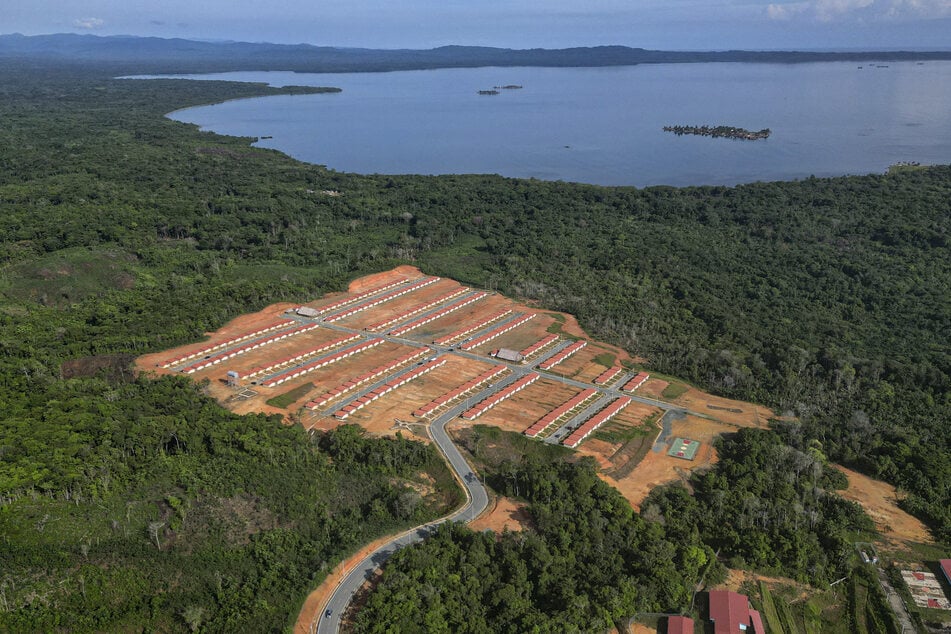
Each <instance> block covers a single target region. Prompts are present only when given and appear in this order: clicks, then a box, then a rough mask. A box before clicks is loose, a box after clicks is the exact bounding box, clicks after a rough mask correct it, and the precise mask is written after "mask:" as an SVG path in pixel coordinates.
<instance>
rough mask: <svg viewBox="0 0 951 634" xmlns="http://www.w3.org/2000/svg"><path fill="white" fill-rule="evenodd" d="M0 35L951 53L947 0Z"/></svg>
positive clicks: (216, 20) (429, 5)
mask: <svg viewBox="0 0 951 634" xmlns="http://www.w3.org/2000/svg"><path fill="white" fill-rule="evenodd" d="M0 13H2V14H3V15H2V17H0V32H3V33H13V32H19V33H24V34H27V35H35V34H42V33H63V32H74V33H95V34H99V35H154V36H159V37H184V38H193V39H231V40H242V41H253V42H262V41H267V42H280V43H299V42H306V43H309V44H317V45H329V46H361V47H370V48H430V47H433V46H440V45H444V44H471V45H483V46H504V47H512V48H532V47H545V48H558V47H567V46H593V45H599V44H623V45H627V46H641V47H645V48H656V49H668V50H670V49H677V50H685V49H700V50H710V49H725V48H745V49H777V48H798V49H803V48H808V49H817V48H819V49H838V48H863V49H871V48H951V0H795V1H786V0H545V1H542V0H397V1H393V0H271V1H270V2H265V1H263V0H66V1H65V2H64V0H0Z"/></svg>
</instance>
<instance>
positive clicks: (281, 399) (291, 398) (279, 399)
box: [265, 383, 314, 409]
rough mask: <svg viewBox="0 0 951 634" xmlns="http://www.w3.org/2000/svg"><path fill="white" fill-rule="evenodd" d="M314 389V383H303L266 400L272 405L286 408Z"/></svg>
mask: <svg viewBox="0 0 951 634" xmlns="http://www.w3.org/2000/svg"><path fill="white" fill-rule="evenodd" d="M312 389H314V384H313V383H304V384H303V385H300V386H298V387H295V388H294V389H293V390H288V391H287V392H284V393H283V394H278V395H277V396H275V397H274V398H269V399H268V400H267V401H265V402H266V403H267V404H268V405H270V406H271V407H281V408H285V409H286V408H287V407H288V406H289V405H291V404H292V403H294V402H296V401H298V400H300V399H302V398H304V397H305V396H306V395H307V393H308V392H310V391H311V390H312Z"/></svg>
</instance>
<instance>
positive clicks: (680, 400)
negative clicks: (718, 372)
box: [638, 380, 775, 428]
mask: <svg viewBox="0 0 951 634" xmlns="http://www.w3.org/2000/svg"><path fill="white" fill-rule="evenodd" d="M652 382H654V380H649V381H648V382H647V383H646V384H645V385H643V386H642V387H640V388H639V389H638V393H642V392H645V390H646V393H645V394H644V395H645V396H648V395H650V396H654V397H655V398H662V397H660V396H659V391H657V390H656V388H652V387H649V386H650V384H651V383H652ZM662 382H663V383H665V385H664V387H666V383H667V382H666V381H662ZM660 391H663V388H661V390H660ZM662 400H666V399H663V398H662ZM671 402H672V403H675V404H677V405H681V406H683V407H685V408H686V409H689V410H692V411H694V412H697V413H702V414H708V415H709V416H711V417H713V418H716V419H717V420H719V421H722V422H724V423H730V424H733V425H736V426H737V427H763V428H765V427H767V426H768V425H767V423H768V421H769V419H770V418H774V417H775V414H774V413H773V412H772V411H770V410H769V408H767V407H763V406H762V405H754V404H752V403H744V402H743V401H734V400H732V399H729V398H723V397H722V396H713V395H712V394H707V393H706V392H701V391H700V390H698V389H697V388H695V387H689V388H688V389H687V391H686V392H685V393H684V394H683V395H681V396H679V397H677V398H675V399H673V400H671Z"/></svg>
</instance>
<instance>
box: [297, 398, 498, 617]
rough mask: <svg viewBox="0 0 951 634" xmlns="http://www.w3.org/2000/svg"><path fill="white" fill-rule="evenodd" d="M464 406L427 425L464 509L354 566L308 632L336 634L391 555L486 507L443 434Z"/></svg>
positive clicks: (476, 481) (465, 465) (481, 492)
mask: <svg viewBox="0 0 951 634" xmlns="http://www.w3.org/2000/svg"><path fill="white" fill-rule="evenodd" d="M485 391H486V392H489V393H491V391H492V389H491V388H490V389H489V390H485ZM465 406H466V404H465V403H460V404H459V405H457V406H456V407H454V408H452V409H451V410H449V411H448V412H446V413H445V414H443V415H442V416H440V417H439V418H438V419H437V420H436V421H435V422H434V423H433V424H432V425H431V426H430V435H431V436H432V438H433V441H434V442H435V443H436V446H437V447H439V449H440V451H442V453H443V455H444V456H445V457H446V459H447V460H448V461H449V464H450V466H451V467H452V469H453V471H455V472H456V475H458V476H459V479H460V480H461V481H462V483H463V485H464V486H465V489H466V496H467V497H468V501H467V502H466V504H465V506H463V507H462V508H460V509H458V510H456V511H455V512H454V513H452V514H451V515H449V516H447V517H444V518H442V519H441V520H437V521H435V522H431V523H429V524H424V525H423V526H418V527H416V528H414V529H412V530H409V531H407V532H405V533H403V534H402V535H399V536H397V537H395V538H394V539H392V540H390V541H389V542H387V543H386V544H384V545H382V546H380V547H379V548H377V549H376V550H374V551H373V552H372V553H370V555H368V556H367V557H366V558H365V559H364V560H363V561H361V562H360V563H359V564H358V565H357V566H356V567H354V569H353V570H351V571H350V572H349V573H348V574H347V576H346V577H344V579H343V580H342V581H341V582H340V584H339V585H338V586H337V588H336V590H334V593H333V595H331V597H330V600H329V601H328V602H327V604H326V605H324V606H323V607H322V608H321V609H320V613H319V614H317V615H316V618H317V627H316V630H315V629H314V628H313V627H312V628H311V631H316V632H317V634H336V632H338V631H339V629H340V616H341V615H342V614H343V613H344V612H346V609H347V606H348V605H350V601H351V600H352V599H353V595H354V594H355V593H356V592H357V590H359V589H360V586H362V585H363V583H364V582H365V581H366V580H367V579H369V578H370V577H371V576H372V575H373V573H374V571H375V570H376V569H377V568H379V567H380V566H382V565H383V563H384V562H385V561H386V560H387V559H389V557H390V556H391V555H392V554H393V553H395V552H396V551H397V550H399V549H400V548H402V547H404V546H408V545H410V544H415V543H416V542H420V541H422V540H423V539H425V538H426V537H428V536H429V535H431V534H432V532H433V530H434V529H435V528H436V526H438V525H439V524H442V523H443V522H449V521H456V522H470V521H472V520H473V519H475V518H476V517H478V516H479V515H480V514H481V513H482V512H483V511H484V510H485V509H486V507H487V506H488V505H489V494H488V491H486V488H485V487H484V486H483V485H482V482H480V481H479V478H478V476H477V475H476V474H475V473H474V472H473V471H472V469H471V468H470V467H469V463H467V462H466V460H465V458H463V457H462V454H461V453H459V450H458V449H457V448H456V445H455V444H453V442H452V440H450V438H449V434H447V433H446V424H447V423H449V421H451V420H453V419H455V418H456V417H457V416H459V414H461V413H462V411H463V409H464V408H465ZM328 609H329V610H330V616H325V613H326V611H327V610H328Z"/></svg>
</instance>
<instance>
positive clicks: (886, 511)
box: [835, 465, 934, 545]
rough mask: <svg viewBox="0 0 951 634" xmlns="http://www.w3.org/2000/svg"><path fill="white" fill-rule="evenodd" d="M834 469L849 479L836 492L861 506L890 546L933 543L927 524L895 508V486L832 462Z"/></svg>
mask: <svg viewBox="0 0 951 634" xmlns="http://www.w3.org/2000/svg"><path fill="white" fill-rule="evenodd" d="M835 468H836V469H839V470H840V471H842V472H843V473H844V474H845V475H846V476H847V477H848V479H849V487H848V488H847V489H846V490H845V491H839V492H838V493H839V495H841V496H842V497H844V498H845V499H847V500H852V501H853V502H857V503H858V504H859V505H860V506H861V507H862V508H863V509H865V512H866V513H868V515H869V517H871V518H872V521H873V522H875V528H877V529H878V531H879V532H880V533H881V534H882V537H883V538H885V540H886V541H888V542H890V543H891V545H898V542H919V543H925V544H931V543H934V538H933V537H932V536H931V533H930V531H929V530H928V527H927V526H925V525H924V524H923V523H922V522H921V521H920V520H918V519H917V518H915V517H913V516H911V515H909V514H908V513H906V512H905V511H903V510H901V509H900V508H898V495H897V493H896V491H895V487H893V486H892V485H890V484H887V483H885V482H882V481H880V480H874V479H872V478H870V477H868V476H865V475H862V474H861V473H858V472H857V471H852V470H851V469H846V468H845V467H843V466H840V465H835Z"/></svg>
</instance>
